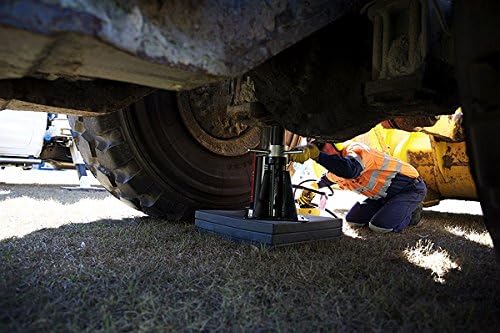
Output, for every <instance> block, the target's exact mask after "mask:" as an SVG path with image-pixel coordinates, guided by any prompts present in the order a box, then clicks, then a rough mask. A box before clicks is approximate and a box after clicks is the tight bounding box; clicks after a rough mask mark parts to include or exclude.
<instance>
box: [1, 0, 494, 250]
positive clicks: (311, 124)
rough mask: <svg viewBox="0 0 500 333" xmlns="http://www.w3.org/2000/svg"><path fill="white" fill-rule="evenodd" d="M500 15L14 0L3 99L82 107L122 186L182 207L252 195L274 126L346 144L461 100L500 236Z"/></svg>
mask: <svg viewBox="0 0 500 333" xmlns="http://www.w3.org/2000/svg"><path fill="white" fill-rule="evenodd" d="M499 13H500V5H499V4H498V3H497V2H496V1H493V0H481V1H474V2H467V1H458V0H457V1H448V0H376V1H366V0H359V1H354V0H337V1H320V0H313V1H308V2H303V1H294V0H288V1H287V0H283V1H247V2H244V1H243V2H240V1H236V2H235V1H228V0H218V1H210V2H196V1H155V2H151V1H146V0H134V1H127V2H125V1H117V0H110V1H96V0H83V1H78V2H68V1H62V0H43V1H34V0H21V1H14V0H8V1H2V3H1V4H0V40H1V41H2V48H1V49H0V59H2V60H1V61H0V107H1V108H3V109H6V108H9V109H23V110H26V109H28V110H35V111H44V112H56V113H66V114H71V115H74V116H75V117H74V118H72V120H71V122H72V124H73V129H74V132H75V134H76V136H77V141H78V144H79V147H80V150H81V151H82V155H83V156H84V158H85V160H86V162H87V164H88V165H89V166H90V168H91V170H92V171H93V172H94V173H95V174H96V175H97V176H98V178H99V180H100V181H101V182H102V183H103V184H104V185H105V186H106V187H107V188H108V189H109V190H110V191H111V193H113V194H114V195H115V196H117V197H119V198H121V199H122V200H124V201H126V202H127V203H128V204H131V205H133V206H134V207H137V208H139V209H142V210H144V211H146V212H148V213H150V214H157V215H168V216H172V217H177V218H179V217H185V216H191V215H192V212H193V209H194V208H200V207H201V208H212V207H221V208H231V207H238V208H241V207H242V206H244V205H245V204H246V203H247V202H248V200H249V199H248V198H249V178H250V177H251V174H252V170H251V168H252V157H251V156H249V154H246V151H247V148H252V147H255V146H256V145H257V144H258V141H259V127H260V126H262V125H263V124H269V123H278V124H280V125H282V126H284V127H285V128H287V129H288V130H291V131H292V132H294V133H298V134H300V135H303V136H319V137H322V138H329V139H336V140H342V139H348V138H351V137H353V136H355V135H357V134H360V133H362V132H365V131H367V130H369V129H370V128H371V127H373V126H374V125H375V124H377V123H378V122H380V121H382V120H387V119H393V118H397V117H399V118H401V117H402V118H405V119H406V123H405V124H406V125H404V126H402V127H405V126H408V127H417V126H429V124H432V122H433V121H434V116H436V115H443V114H452V113H453V112H454V111H455V110H456V109H457V107H459V106H462V108H463V110H464V124H465V130H466V133H467V140H468V153H469V156H470V157H471V161H472V173H473V176H474V178H475V181H476V185H477V188H478V193H479V195H480V199H481V202H482V204H483V209H484V210H485V219H486V222H487V225H488V228H489V230H490V232H491V233H492V236H493V238H494V239H495V241H496V242H497V241H498V238H499V233H500V232H499V224H498V223H495V221H496V220H497V219H498V217H500V206H499V205H498V202H500V200H498V196H499V195H498V193H500V192H499V191H500V190H499V188H500V177H498V176H497V173H496V171H495V169H494V166H495V165H496V162H497V161H496V159H498V158H500V157H498V156H500V154H490V151H487V150H486V149H485V148H484V146H487V145H488V144H487V143H486V142H485V138H486V137H487V136H486V135H487V134H491V135H494V134H495V132H496V130H497V129H496V128H497V126H496V124H497V123H498V119H499V118H498V116H497V115H496V110H497V107H498V105H499V103H498V97H496V96H498V94H497V91H498V89H497V88H499V83H498V82H499V80H500V76H499V75H498V70H499V68H500V65H499V62H498V59H499V57H498V55H499V54H500V52H499V51H500V46H499V45H500V43H499V41H500V28H499V25H500V23H498V20H497V18H498V14H499ZM92 116H98V117H92ZM492 137H493V136H492ZM159 142H161V143H162V144H161V145H159V144H158V143H159ZM492 165H493V167H492ZM213 170H216V171H213ZM166 174H169V176H167V175H166ZM221 184H223V185H221ZM221 186H222V188H221ZM497 245H498V243H497ZM496 248H497V249H498V248H499V247H498V246H497V247H496Z"/></svg>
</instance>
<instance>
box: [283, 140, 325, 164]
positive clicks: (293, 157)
mask: <svg viewBox="0 0 500 333" xmlns="http://www.w3.org/2000/svg"><path fill="white" fill-rule="evenodd" d="M300 148H303V152H302V153H299V154H290V155H288V156H289V158H290V161H292V162H297V163H304V162H305V161H307V160H308V159H313V160H317V159H318V157H319V149H318V147H316V145H313V144H308V145H307V146H305V147H297V148H295V149H300Z"/></svg>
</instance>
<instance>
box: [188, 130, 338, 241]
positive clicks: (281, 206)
mask: <svg viewBox="0 0 500 333" xmlns="http://www.w3.org/2000/svg"><path fill="white" fill-rule="evenodd" d="M260 147H261V149H255V150H250V151H251V152H254V153H256V158H257V160H256V167H255V170H254V175H253V177H254V182H253V189H252V190H253V191H252V193H253V196H252V199H253V200H252V201H253V202H252V204H251V206H250V208H248V209H246V210H235V211H227V210H226V211H224V210H198V211H196V214H195V220H196V221H195V224H196V227H197V228H198V230H201V231H206V232H211V233H215V234H220V235H223V236H226V237H228V238H230V239H232V240H234V241H240V242H250V243H258V244H263V245H266V246H271V247H275V246H283V245H289V244H296V243H304V242H310V241H317V240H327V239H335V238H338V237H340V236H341V235H342V219H339V218H331V217H323V216H298V215H297V211H296V208H295V203H294V197H293V190H292V184H291V180H290V174H289V173H288V171H287V170H286V164H287V155H289V154H296V153H300V152H301V151H300V150H288V151H287V150H286V149H285V146H284V129H283V128H282V127H279V126H271V127H265V128H263V131H262V139H261V145H260Z"/></svg>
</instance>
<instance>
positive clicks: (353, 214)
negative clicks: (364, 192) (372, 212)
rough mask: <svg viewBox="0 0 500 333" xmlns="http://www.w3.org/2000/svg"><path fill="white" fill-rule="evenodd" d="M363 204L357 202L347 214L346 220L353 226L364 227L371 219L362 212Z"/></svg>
mask: <svg viewBox="0 0 500 333" xmlns="http://www.w3.org/2000/svg"><path fill="white" fill-rule="evenodd" d="M360 207H361V204H360V203H359V202H357V203H356V204H355V205H354V206H352V208H351V209H350V210H349V211H348V212H347V214H346V216H345V221H346V222H347V224H349V225H350V226H352V227H362V226H365V225H367V224H368V222H369V220H367V219H366V217H364V216H362V214H360V210H361V208H360Z"/></svg>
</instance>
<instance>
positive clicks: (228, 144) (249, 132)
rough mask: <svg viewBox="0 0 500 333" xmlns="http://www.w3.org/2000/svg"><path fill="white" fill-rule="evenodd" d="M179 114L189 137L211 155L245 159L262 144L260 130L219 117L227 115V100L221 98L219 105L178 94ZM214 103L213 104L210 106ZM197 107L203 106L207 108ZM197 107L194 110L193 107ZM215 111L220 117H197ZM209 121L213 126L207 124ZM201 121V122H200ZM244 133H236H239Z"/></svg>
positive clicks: (187, 94) (186, 93)
mask: <svg viewBox="0 0 500 333" xmlns="http://www.w3.org/2000/svg"><path fill="white" fill-rule="evenodd" d="M177 96H178V98H177V101H178V106H179V113H180V115H181V118H182V121H183V122H184V125H185V126H186V128H187V130H188V131H189V133H190V134H191V135H192V136H193V137H194V138H195V139H196V141H198V143H200V144H201V145H202V146H203V147H205V148H206V149H208V150H209V151H211V152H213V153H215V154H219V155H224V156H241V155H245V154H246V153H248V149H250V148H255V147H257V145H258V144H259V142H260V128H258V127H248V128H247V127H246V125H243V124H239V123H237V122H234V123H230V122H228V121H227V119H225V118H224V117H218V116H220V115H221V114H222V113H224V112H226V110H227V105H225V104H224V103H222V101H223V100H225V98H227V96H226V97H223V96H219V98H218V99H216V100H215V101H214V100H212V101H209V100H207V99H205V100H203V99H202V100H201V102H200V101H197V100H199V99H200V95H198V94H194V95H193V94H192V93H191V92H180V93H178V94H177ZM210 102H213V104H211V105H210ZM197 103H203V108H200V105H196V104H197ZM193 104H194V106H193ZM207 108H208V109H209V110H211V113H212V114H214V115H215V116H216V117H210V115H209V114H205V115H204V116H200V115H196V114H198V113H199V112H201V111H203V110H204V109H207ZM207 120H208V121H209V122H210V124H207V123H203V121H207ZM200 121H201V122H200ZM243 126H244V127H245V128H244V130H241V131H236V132H235V129H236V128H238V129H242V128H243Z"/></svg>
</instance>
